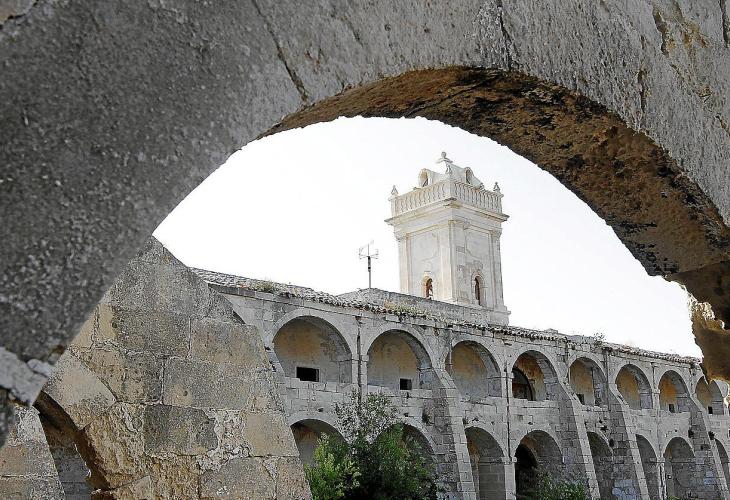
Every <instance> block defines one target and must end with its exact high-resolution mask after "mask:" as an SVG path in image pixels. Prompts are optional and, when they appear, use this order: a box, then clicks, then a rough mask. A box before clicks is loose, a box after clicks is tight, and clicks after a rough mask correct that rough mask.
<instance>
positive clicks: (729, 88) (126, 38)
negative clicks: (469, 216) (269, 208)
mask: <svg viewBox="0 0 730 500" xmlns="http://www.w3.org/2000/svg"><path fill="white" fill-rule="evenodd" d="M728 17H729V16H728V6H727V2H725V1H719V2H718V1H714V0H712V1H711V0H704V1H695V0H679V1H673V2H669V1H666V0H654V1H649V0H643V1H638V2H625V1H622V0H607V1H603V2H589V3H585V4H584V3H579V2H562V1H558V0H554V1H545V2H522V1H515V0H462V1H459V2H445V3H438V2H436V3H429V2H419V1H415V0H414V1H403V2H388V1H376V2H374V3H351V4H342V3H341V2H330V1H327V0H322V1H319V2H315V3H314V4H310V3H303V2H279V1H276V2H275V1H272V0H255V1H250V2H243V3H242V2H238V1H232V0H227V1H222V2H217V3H216V4H215V5H212V4H206V3H200V2H195V1H192V0H184V1H180V2H175V4H174V5H171V4H168V3H166V2H158V1H151V2H146V3H145V2H119V1H117V0H105V1H101V2H95V3H93V4H89V3H88V2H80V1H74V0H68V1H54V0H41V1H38V2H32V3H31V2H28V1H21V0H15V1H13V0H5V1H4V2H2V3H1V4H0V23H2V24H1V27H0V67H2V68H3V78H2V80H1V81H0V117H2V119H1V120H0V137H2V138H3V147H2V148H0V164H2V165H3V175H2V179H0V180H1V181H2V182H1V183H0V213H2V214H3V222H4V224H3V225H2V229H0V231H2V232H1V233H0V240H2V241H3V242H4V244H3V246H2V248H1V249H0V290H2V293H1V294H0V346H1V347H2V348H4V349H5V350H7V351H8V352H9V353H12V354H13V355H15V356H16V357H17V359H18V361H19V363H21V364H22V363H27V362H30V361H31V360H38V361H40V362H51V363H52V362H54V361H55V360H56V359H57V357H58V355H59V354H60V352H62V350H63V348H64V347H65V346H66V345H67V344H68V343H69V341H70V340H71V338H72V337H73V336H74V335H75V334H76V333H77V332H78V330H79V327H80V326H81V324H82V323H83V321H84V319H85V318H86V317H88V314H89V313H90V311H91V310H92V308H93V307H94V305H95V304H96V303H97V302H98V301H99V299H100V297H101V296H102V294H103V293H104V291H105V290H106V289H107V288H108V287H109V286H110V285H111V283H112V281H113V280H114V277H115V276H116V275H117V274H119V273H120V272H121V270H122V268H123V266H124V265H125V263H126V262H127V261H128V260H129V259H130V258H131V257H132V256H133V255H134V252H135V251H136V249H137V248H139V247H140V246H141V245H142V243H143V242H144V241H145V239H146V238H147V237H148V235H149V234H150V233H151V231H152V229H153V228H154V227H155V226H156V225H157V224H158V223H159V222H160V221H161V220H162V218H163V217H164V216H165V215H166V214H167V213H169V211H170V210H171V209H172V207H173V206H174V205H175V204H176V203H177V202H178V201H180V200H181V199H182V198H183V196H184V195H185V194H187V193H188V192H189V191H190V190H191V189H192V188H193V187H194V186H195V185H197V184H198V183H199V182H200V181H201V180H202V179H203V178H204V177H205V176H206V175H207V174H208V173H209V172H211V171H212V170H213V169H214V168H216V167H217V166H219V165H220V164H221V163H222V162H223V161H224V160H225V158H226V157H227V156H228V155H230V154H231V153H232V152H233V151H234V150H236V149H237V148H239V147H240V146H242V145H244V144H246V143H247V142H249V141H251V140H253V139H254V138H256V137H258V136H259V135H261V134H263V133H266V132H267V131H269V130H272V127H274V126H275V125H276V124H277V123H279V122H280V121H281V120H282V118H283V117H285V116H287V115H290V114H292V113H296V112H298V111H302V108H303V107H304V106H310V105H311V106H312V107H311V108H308V109H306V110H304V111H303V112H300V113H298V114H296V115H294V116H292V117H290V118H289V119H287V120H286V121H285V122H284V125H283V126H282V127H280V128H276V129H273V130H280V129H283V128H291V127H295V126H303V125H306V124H308V123H313V122H316V121H321V120H328V119H332V118H334V117H336V116H340V115H353V114H363V115H366V116H373V115H379V116H425V117H428V118H432V119H439V120H442V121H444V122H446V123H449V124H451V125H454V126H460V127H463V128H465V129H466V130H469V131H471V132H474V133H477V134H481V135H489V136H491V137H493V138H495V139H496V140H498V141H500V142H502V143H503V144H505V145H507V146H509V147H511V148H513V149H514V150H515V151H517V152H518V153H520V154H523V155H524V156H525V157H527V158H529V159H531V160H533V161H535V162H537V163H538V164H539V165H540V166H541V167H542V168H545V169H546V170H548V171H549V172H551V173H553V174H554V175H556V176H557V178H558V179H560V180H561V181H562V182H563V183H564V184H565V185H566V186H568V187H569V188H570V189H572V190H573V191H574V192H575V193H576V194H577V195H578V196H580V197H581V198H582V199H584V200H586V201H587V203H588V204H589V205H590V206H591V207H593V208H594V209H595V210H596V212H597V213H598V214H599V215H601V216H602V217H604V218H605V219H606V221H607V222H608V223H609V224H610V225H611V226H612V227H613V228H614V229H615V230H616V233H617V234H618V236H619V237H620V238H621V239H622V241H624V242H625V244H626V245H627V247H628V248H629V249H630V250H631V251H632V252H633V253H634V255H636V256H637V258H639V260H640V261H641V262H642V264H643V265H644V266H645V268H646V269H647V271H649V272H650V273H652V274H663V275H667V276H669V277H670V278H671V279H676V280H678V281H680V282H682V283H684V284H686V285H687V287H688V288H689V290H690V291H692V292H696V293H697V295H699V296H703V300H709V301H711V303H712V304H713V306H714V309H715V313H716V314H717V315H718V317H719V318H720V319H724V320H725V321H727V320H728V314H730V305H728V304H729V302H730V298H729V297H730V293H728V288H727V278H725V277H726V276H727V272H728V266H727V264H726V262H727V261H728V243H727V242H728V226H727V225H728V221H730V183H728V182H727V178H728V170H727V164H728V159H729V158H730V125H728V124H730V102H729V101H728V97H727V96H728V95H730V63H729V62H728V61H730V57H728V52H729V50H730V47H729V46H730V43H729V42H728V39H729V38H728V33H729V32H730V28H729V26H730V22H728ZM347 89H351V90H347ZM343 91H345V92H344V93H343ZM338 94H340V95H339V97H337V98H335V99H334V100H333V99H332V97H333V96H335V95H338ZM718 272H719V273H721V274H720V278H718V274H717V273H718ZM708 276H709V277H708ZM708 279H709V280H712V286H708ZM718 283H719V285H718ZM729 345H730V344H728V341H727V331H726V330H722V331H721V332H720V333H719V334H718V335H717V336H715V337H714V340H713V343H712V346H713V349H714V350H717V351H718V352H719V351H721V352H724V353H725V354H726V355H725V356H723V359H728V356H730V347H728V346H729ZM703 348H704V349H707V346H706V345H703ZM0 369H1V370H3V371H4V372H5V373H4V374H3V375H2V376H0V381H3V382H2V387H4V388H5V389H6V390H7V391H8V392H10V393H14V394H18V393H24V394H28V395H34V394H37V392H38V391H39V390H40V387H41V386H42V384H43V379H42V378H38V379H34V375H33V374H32V373H30V372H27V374H26V375H27V376H23V377H22V378H23V380H20V379H18V380H17V381H16V380H15V379H14V378H13V377H12V376H8V375H9V374H8V370H9V369H11V370H12V371H13V372H15V373H18V366H14V365H13V364H3V365H2V367H1V368H0ZM711 369H712V370H714V371H715V372H717V373H718V374H721V375H722V376H723V377H725V378H726V379H730V368H729V367H728V365H727V363H725V364H723V365H722V366H715V365H713V366H712V367H711ZM21 372H22V370H21ZM33 373H35V371H33ZM16 397H17V396H16ZM21 399H22V398H21ZM27 399H29V400H30V399H32V397H28V398H27ZM3 411H4V412H7V410H3Z"/></svg>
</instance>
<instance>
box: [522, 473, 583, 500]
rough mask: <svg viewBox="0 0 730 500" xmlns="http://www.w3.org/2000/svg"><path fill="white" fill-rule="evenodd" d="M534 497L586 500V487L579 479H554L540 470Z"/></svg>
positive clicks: (552, 499)
mask: <svg viewBox="0 0 730 500" xmlns="http://www.w3.org/2000/svg"><path fill="white" fill-rule="evenodd" d="M535 498H539V499H540V500H587V499H588V494H587V492H586V487H585V485H584V484H583V483H582V482H581V481H571V480H567V479H556V478H554V477H552V476H551V475H550V474H548V473H547V471H544V470H541V471H539V472H538V476H537V486H536V487H535Z"/></svg>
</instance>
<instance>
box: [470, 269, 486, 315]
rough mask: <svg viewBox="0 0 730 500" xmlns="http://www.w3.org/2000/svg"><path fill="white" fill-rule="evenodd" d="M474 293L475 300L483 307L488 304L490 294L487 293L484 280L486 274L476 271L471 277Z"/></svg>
mask: <svg viewBox="0 0 730 500" xmlns="http://www.w3.org/2000/svg"><path fill="white" fill-rule="evenodd" d="M471 283H472V293H473V295H474V302H475V303H476V304H477V305H478V306H481V307H484V306H486V305H487V304H488V301H489V296H488V294H487V285H486V281H485V280H484V275H483V274H482V273H481V272H476V273H474V275H473V276H472V278H471Z"/></svg>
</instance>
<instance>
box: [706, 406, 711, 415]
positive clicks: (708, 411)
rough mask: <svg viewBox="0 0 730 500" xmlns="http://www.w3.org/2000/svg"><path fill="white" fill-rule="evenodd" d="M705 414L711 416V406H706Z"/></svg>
mask: <svg viewBox="0 0 730 500" xmlns="http://www.w3.org/2000/svg"><path fill="white" fill-rule="evenodd" d="M707 413H709V414H710V415H712V406H708V407H707Z"/></svg>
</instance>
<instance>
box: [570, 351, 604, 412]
mask: <svg viewBox="0 0 730 500" xmlns="http://www.w3.org/2000/svg"><path fill="white" fill-rule="evenodd" d="M568 375H569V378H570V386H571V387H572V388H573V392H575V394H576V396H578V399H579V400H580V401H581V402H582V403H583V404H584V405H588V406H605V405H607V404H608V398H607V386H606V376H605V375H604V373H603V370H602V369H601V367H600V366H599V365H598V363H596V362H595V361H594V360H593V359H591V358H588V357H585V356H581V357H580V358H578V359H576V360H575V361H573V363H572V364H571V365H570V370H568ZM581 396H582V397H581Z"/></svg>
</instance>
